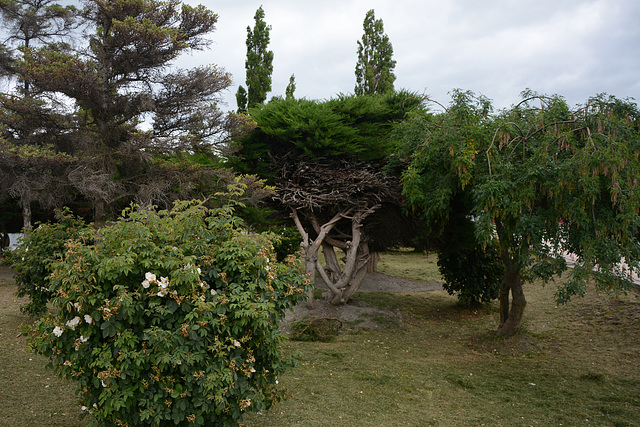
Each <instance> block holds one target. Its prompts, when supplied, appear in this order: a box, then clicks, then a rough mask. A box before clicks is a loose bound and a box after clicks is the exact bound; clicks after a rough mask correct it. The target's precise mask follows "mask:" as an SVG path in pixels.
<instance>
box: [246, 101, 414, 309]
mask: <svg viewBox="0 0 640 427" xmlns="http://www.w3.org/2000/svg"><path fill="white" fill-rule="evenodd" d="M421 102H422V101H421V99H420V98H419V97H417V96H416V95H415V94H412V93H410V92H405V91H403V92H397V93H396V92H393V93H389V94H385V95H373V96H355V95H349V96H346V95H341V96H339V97H337V98H334V99H330V100H327V101H312V100H307V99H298V100H295V99H282V98H274V99H272V100H271V101H270V102H269V103H268V104H266V105H264V106H263V107H262V108H260V109H254V110H250V114H251V117H252V119H254V120H255V121H256V124H257V127H256V128H255V129H254V130H253V131H252V132H250V133H249V134H248V135H247V136H246V137H245V138H243V139H242V140H241V141H240V142H241V147H240V148H239V151H238V153H237V154H238V156H239V162H238V165H241V166H242V167H245V168H248V170H251V171H257V172H258V173H259V174H260V175H261V176H263V177H265V178H269V179H271V180H272V182H273V183H274V184H275V186H276V195H275V199H276V200H277V201H278V202H280V206H281V207H283V208H284V209H285V210H287V211H289V213H290V214H291V216H292V217H293V219H294V223H295V224H296V226H297V228H298V230H299V231H300V234H301V236H302V240H303V243H302V245H303V249H304V250H305V259H306V266H307V273H309V274H311V275H312V276H313V277H315V273H316V271H317V272H318V273H319V274H320V276H321V277H322V279H323V280H324V282H325V283H326V284H327V287H328V288H329V289H330V291H329V293H328V294H327V295H326V298H327V300H329V301H330V302H332V303H334V304H341V303H344V302H346V301H347V300H348V299H349V298H350V297H351V295H353V293H354V292H356V291H357V289H358V287H359V286H360V283H361V281H362V279H363V277H364V274H365V273H366V269H367V268H368V266H369V265H371V263H373V262H375V260H376V256H375V255H374V254H373V253H372V252H373V251H375V249H376V248H381V247H384V246H385V245H390V244H394V243H399V242H400V241H403V239H405V240H404V242H405V243H406V241H407V240H409V239H408V238H407V236H408V235H411V236H414V235H415V234H414V233H413V232H414V230H415V228H414V225H415V224H414V223H412V222H411V221H410V219H408V218H406V217H403V216H402V214H401V212H400V205H401V187H400V182H399V176H398V174H397V173H394V172H396V171H394V170H392V169H386V168H385V167H386V166H387V165H388V163H389V157H390V155H391V154H392V153H393V152H394V151H395V148H396V145H395V143H394V141H393V139H392V138H391V131H392V130H393V128H394V126H395V125H396V123H397V122H398V121H400V120H403V119H404V118H405V117H406V116H407V114H408V113H409V112H410V111H413V110H415V109H419V108H420V107H421V105H422V104H421ZM381 224H383V225H382V226H381ZM398 224H402V226H398ZM320 248H322V249H323V253H324V255H325V260H326V266H324V267H323V266H322V265H320V264H319V263H318V257H317V255H318V251H319V249H320ZM336 250H340V251H343V252H344V253H345V256H346V261H345V265H344V267H343V266H341V265H340V263H339V262H338V256H337V255H336V253H335V251H336Z"/></svg>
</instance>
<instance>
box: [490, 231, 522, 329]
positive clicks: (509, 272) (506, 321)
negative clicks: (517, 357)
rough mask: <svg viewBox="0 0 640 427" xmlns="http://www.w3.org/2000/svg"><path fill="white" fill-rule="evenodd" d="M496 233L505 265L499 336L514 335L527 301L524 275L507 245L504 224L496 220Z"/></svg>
mask: <svg viewBox="0 0 640 427" xmlns="http://www.w3.org/2000/svg"><path fill="white" fill-rule="evenodd" d="M496 232H497V234H498V239H499V241H500V258H501V259H502V263H503V265H504V268H505V269H504V270H505V273H504V277H503V279H502V286H501V287H500V326H498V330H497V334H498V335H513V334H515V333H517V332H518V331H519V330H520V326H521V325H522V317H523V314H524V308H525V307H526V305H527V300H526V299H525V297H524V291H523V290H522V274H521V269H520V266H519V264H518V263H517V261H516V262H514V260H513V258H512V256H511V254H510V253H509V249H508V247H507V244H506V243H505V242H506V241H508V239H506V238H505V236H504V235H503V232H504V229H503V227H502V223H501V222H500V221H499V220H496ZM509 294H511V307H509Z"/></svg>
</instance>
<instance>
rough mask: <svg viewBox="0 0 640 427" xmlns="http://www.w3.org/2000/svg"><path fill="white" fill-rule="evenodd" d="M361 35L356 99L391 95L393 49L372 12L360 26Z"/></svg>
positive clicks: (379, 21)
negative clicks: (367, 96)
mask: <svg viewBox="0 0 640 427" xmlns="http://www.w3.org/2000/svg"><path fill="white" fill-rule="evenodd" d="M363 28H364V34H363V35H362V40H360V41H358V62H356V87H355V93H356V95H372V94H374V93H388V92H391V91H393V82H395V80H396V76H395V74H394V73H393V69H394V68H395V66H396V61H395V60H394V59H393V46H391V42H390V41H389V36H387V35H386V34H385V33H384V25H383V23H382V19H376V17H375V13H374V10H373V9H371V10H370V11H369V12H367V15H366V16H365V18H364V23H363Z"/></svg>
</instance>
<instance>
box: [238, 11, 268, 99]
mask: <svg viewBox="0 0 640 427" xmlns="http://www.w3.org/2000/svg"><path fill="white" fill-rule="evenodd" d="M254 19H255V25H254V27H253V30H251V27H247V60H246V61H245V69H246V83H247V109H249V108H253V107H255V106H257V105H260V104H262V103H264V101H265V100H266V99H267V93H268V92H270V91H271V74H273V52H272V51H270V50H267V49H268V46H269V32H270V31H271V25H267V24H266V22H265V21H264V10H263V9H262V6H260V7H259V8H258V10H257V11H256V14H255V16H254ZM238 91H240V89H238Z"/></svg>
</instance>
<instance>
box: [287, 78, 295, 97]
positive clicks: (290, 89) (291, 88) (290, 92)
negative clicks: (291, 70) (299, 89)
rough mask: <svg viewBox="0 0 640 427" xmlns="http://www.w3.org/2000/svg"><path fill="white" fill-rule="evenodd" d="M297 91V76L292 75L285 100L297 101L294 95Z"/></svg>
mask: <svg viewBox="0 0 640 427" xmlns="http://www.w3.org/2000/svg"><path fill="white" fill-rule="evenodd" d="M295 91H296V76H295V74H291V77H289V84H288V85H287V88H286V89H285V92H284V93H285V99H295V97H294V96H293V93H294V92H295Z"/></svg>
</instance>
